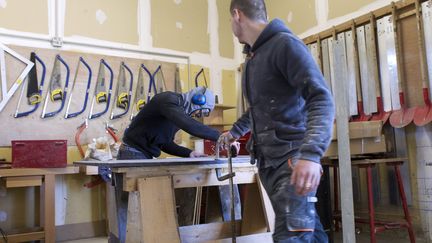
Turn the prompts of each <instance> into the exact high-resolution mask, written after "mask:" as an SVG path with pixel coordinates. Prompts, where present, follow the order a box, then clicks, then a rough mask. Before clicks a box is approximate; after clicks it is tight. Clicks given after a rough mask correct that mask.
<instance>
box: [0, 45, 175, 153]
mask: <svg viewBox="0 0 432 243" xmlns="http://www.w3.org/2000/svg"><path fill="white" fill-rule="evenodd" d="M9 47H10V48H11V49H13V50H14V51H16V52H18V53H19V54H21V55H22V56H24V57H26V58H29V56H30V52H31V51H35V52H36V53H37V55H38V56H39V57H40V58H41V59H42V60H43V61H44V63H45V65H46V68H47V72H46V77H45V84H44V89H43V99H45V95H46V94H47V89H48V87H49V81H50V76H51V71H52V68H53V63H54V58H55V56H56V55H57V54H60V55H61V57H62V58H63V59H64V60H65V61H66V63H67V64H68V65H69V68H70V79H69V91H68V96H69V94H70V89H71V88H72V83H73V80H74V76H75V71H76V68H77V66H78V65H77V64H78V59H79V57H80V56H82V57H83V58H84V59H85V60H86V62H87V63H88V64H89V65H90V67H91V68H92V72H93V75H92V84H91V89H90V93H89V100H88V104H87V109H86V110H85V112H84V113H83V114H81V115H80V116H78V117H76V118H71V119H64V114H65V111H66V105H67V104H65V107H64V108H63V110H62V111H61V112H60V113H59V114H57V115H56V116H55V117H53V118H49V119H41V118H40V115H41V113H42V108H43V104H41V105H40V106H39V108H38V110H37V111H36V112H34V113H33V114H31V115H30V116H28V117H23V118H19V119H16V118H13V115H14V113H15V109H16V106H17V103H18V100H19V95H20V92H21V88H19V89H18V91H17V92H16V93H15V95H14V96H13V97H12V99H11V100H10V101H9V103H8V104H7V105H6V107H5V109H4V110H3V111H2V112H0V120H1V121H2V124H3V126H4V127H7V128H8V129H2V130H1V131H0V136H1V137H2V139H1V140H0V146H10V141H11V140H18V139H67V140H68V144H69V145H73V144H75V141H74V136H75V132H76V128H77V127H78V126H79V125H80V124H82V123H83V121H84V120H85V119H86V118H87V116H88V114H89V110H90V105H91V104H90V102H91V97H92V96H93V94H94V87H95V84H96V79H97V74H98V70H99V62H100V59H101V58H103V59H104V60H105V61H106V62H107V63H108V64H109V65H110V66H111V68H112V70H113V72H114V78H113V93H112V97H111V98H112V99H111V104H110V107H109V110H108V112H107V113H106V114H105V115H104V116H102V117H100V118H97V119H94V120H91V121H90V122H89V127H88V129H86V130H85V132H84V133H83V134H82V135H81V143H82V144H87V143H89V142H91V139H92V138H96V137H101V136H104V135H106V133H105V125H104V124H105V121H109V123H110V124H111V125H113V126H114V127H115V128H116V129H118V130H119V134H123V131H124V129H125V128H126V126H127V125H128V124H129V123H130V120H129V117H130V111H129V113H128V114H127V115H125V116H124V117H122V118H120V119H117V120H109V115H110V113H111V107H112V104H113V102H114V98H115V97H114V94H115V90H116V87H117V76H118V73H119V67H120V63H121V62H122V61H124V62H125V63H126V64H127V65H128V66H129V67H130V69H131V70H132V72H133V74H134V85H133V87H134V88H133V91H132V94H133V95H132V101H133V99H134V94H135V87H136V84H137V82H136V81H137V78H138V70H139V66H140V65H141V64H142V63H143V64H145V65H146V67H147V68H148V69H149V70H150V71H151V72H153V71H154V70H155V69H156V68H157V66H158V65H159V64H161V65H162V69H163V74H164V77H165V82H166V84H167V89H168V90H174V75H175V69H176V64H172V63H161V62H156V61H150V60H140V59H132V58H123V57H115V56H104V55H98V54H89V53H79V52H71V51H60V50H58V49H54V50H51V49H42V48H39V49H34V48H26V47H18V46H9ZM37 68H38V69H37V71H38V75H39V76H40V75H41V73H42V71H41V67H40V65H37ZM61 68H62V77H63V82H64V78H65V76H66V71H65V69H64V67H63V66H62V67H61ZM22 69H23V64H22V63H20V62H17V61H16V60H14V58H12V57H8V56H7V57H6V71H7V72H6V74H7V80H9V81H8V83H9V86H10V85H11V84H12V82H13V81H15V79H16V77H17V75H18V74H17V73H18V72H20V71H21V70H22ZM87 79H88V71H87V69H86V68H85V67H84V66H83V65H81V67H80V70H79V73H78V76H77V80H76V84H75V87H74V90H73V97H74V100H73V101H72V103H71V108H70V111H71V112H76V111H78V110H80V109H81V107H82V105H83V98H84V94H85V89H86V86H87ZM106 79H108V82H109V74H108V72H107V73H106ZM126 79H127V82H129V77H128V74H126ZM145 87H146V90H147V87H148V84H147V85H146V86H145ZM66 101H67V100H66ZM26 102H27V101H26V97H25V95H24V97H23V100H22V102H21V107H20V111H26V110H29V109H30V108H31V107H29V106H28V105H27V104H26ZM59 107H60V104H59V103H56V104H53V103H50V104H49V105H48V108H47V111H54V110H57V109H58V108H59ZM103 108H105V107H104V106H103V107H102V106H98V107H95V112H99V111H101V110H103ZM117 113H118V112H117ZM26 124H27V125H26ZM28 124H31V126H29V125H28ZM10 131H14V132H13V133H11V132H10ZM107 136H108V135H107Z"/></svg>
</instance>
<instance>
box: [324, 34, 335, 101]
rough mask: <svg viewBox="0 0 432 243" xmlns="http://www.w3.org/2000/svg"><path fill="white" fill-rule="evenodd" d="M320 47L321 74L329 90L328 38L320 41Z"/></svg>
mask: <svg viewBox="0 0 432 243" xmlns="http://www.w3.org/2000/svg"><path fill="white" fill-rule="evenodd" d="M321 48H322V70H323V75H324V78H325V81H326V84H327V86H328V88H329V89H330V91H332V87H331V73H330V56H329V40H328V39H325V40H323V41H322V42H321ZM332 93H333V92H332Z"/></svg>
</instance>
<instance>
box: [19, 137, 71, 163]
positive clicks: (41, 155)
mask: <svg viewBox="0 0 432 243" xmlns="http://www.w3.org/2000/svg"><path fill="white" fill-rule="evenodd" d="M66 165H67V140H14V141H12V167H14V168H23V167H26V168H60V167H66Z"/></svg>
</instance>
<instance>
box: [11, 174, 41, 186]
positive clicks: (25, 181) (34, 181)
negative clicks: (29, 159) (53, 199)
mask: <svg viewBox="0 0 432 243" xmlns="http://www.w3.org/2000/svg"><path fill="white" fill-rule="evenodd" d="M5 180H6V188H13V187H28V186H40V185H42V176H17V177H6V179H5Z"/></svg>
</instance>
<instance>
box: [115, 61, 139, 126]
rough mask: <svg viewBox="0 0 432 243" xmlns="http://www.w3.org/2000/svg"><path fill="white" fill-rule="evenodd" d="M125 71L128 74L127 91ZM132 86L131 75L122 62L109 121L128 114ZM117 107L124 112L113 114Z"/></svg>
mask: <svg viewBox="0 0 432 243" xmlns="http://www.w3.org/2000/svg"><path fill="white" fill-rule="evenodd" d="M125 69H126V70H127V71H128V73H129V80H130V81H129V90H128V89H127V87H126V75H125ZM132 86H133V73H132V71H131V70H130V68H129V67H128V66H127V65H126V64H125V63H124V62H122V63H121V64H120V73H119V75H118V81H117V89H116V95H115V97H116V99H115V100H114V104H115V105H113V106H112V108H111V116H110V119H111V120H114V119H118V118H120V117H122V116H124V115H125V114H127V113H128V112H129V107H130V104H131V98H132ZM116 107H118V108H120V109H123V110H124V111H123V112H121V113H119V114H114V112H115V108H116Z"/></svg>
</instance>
